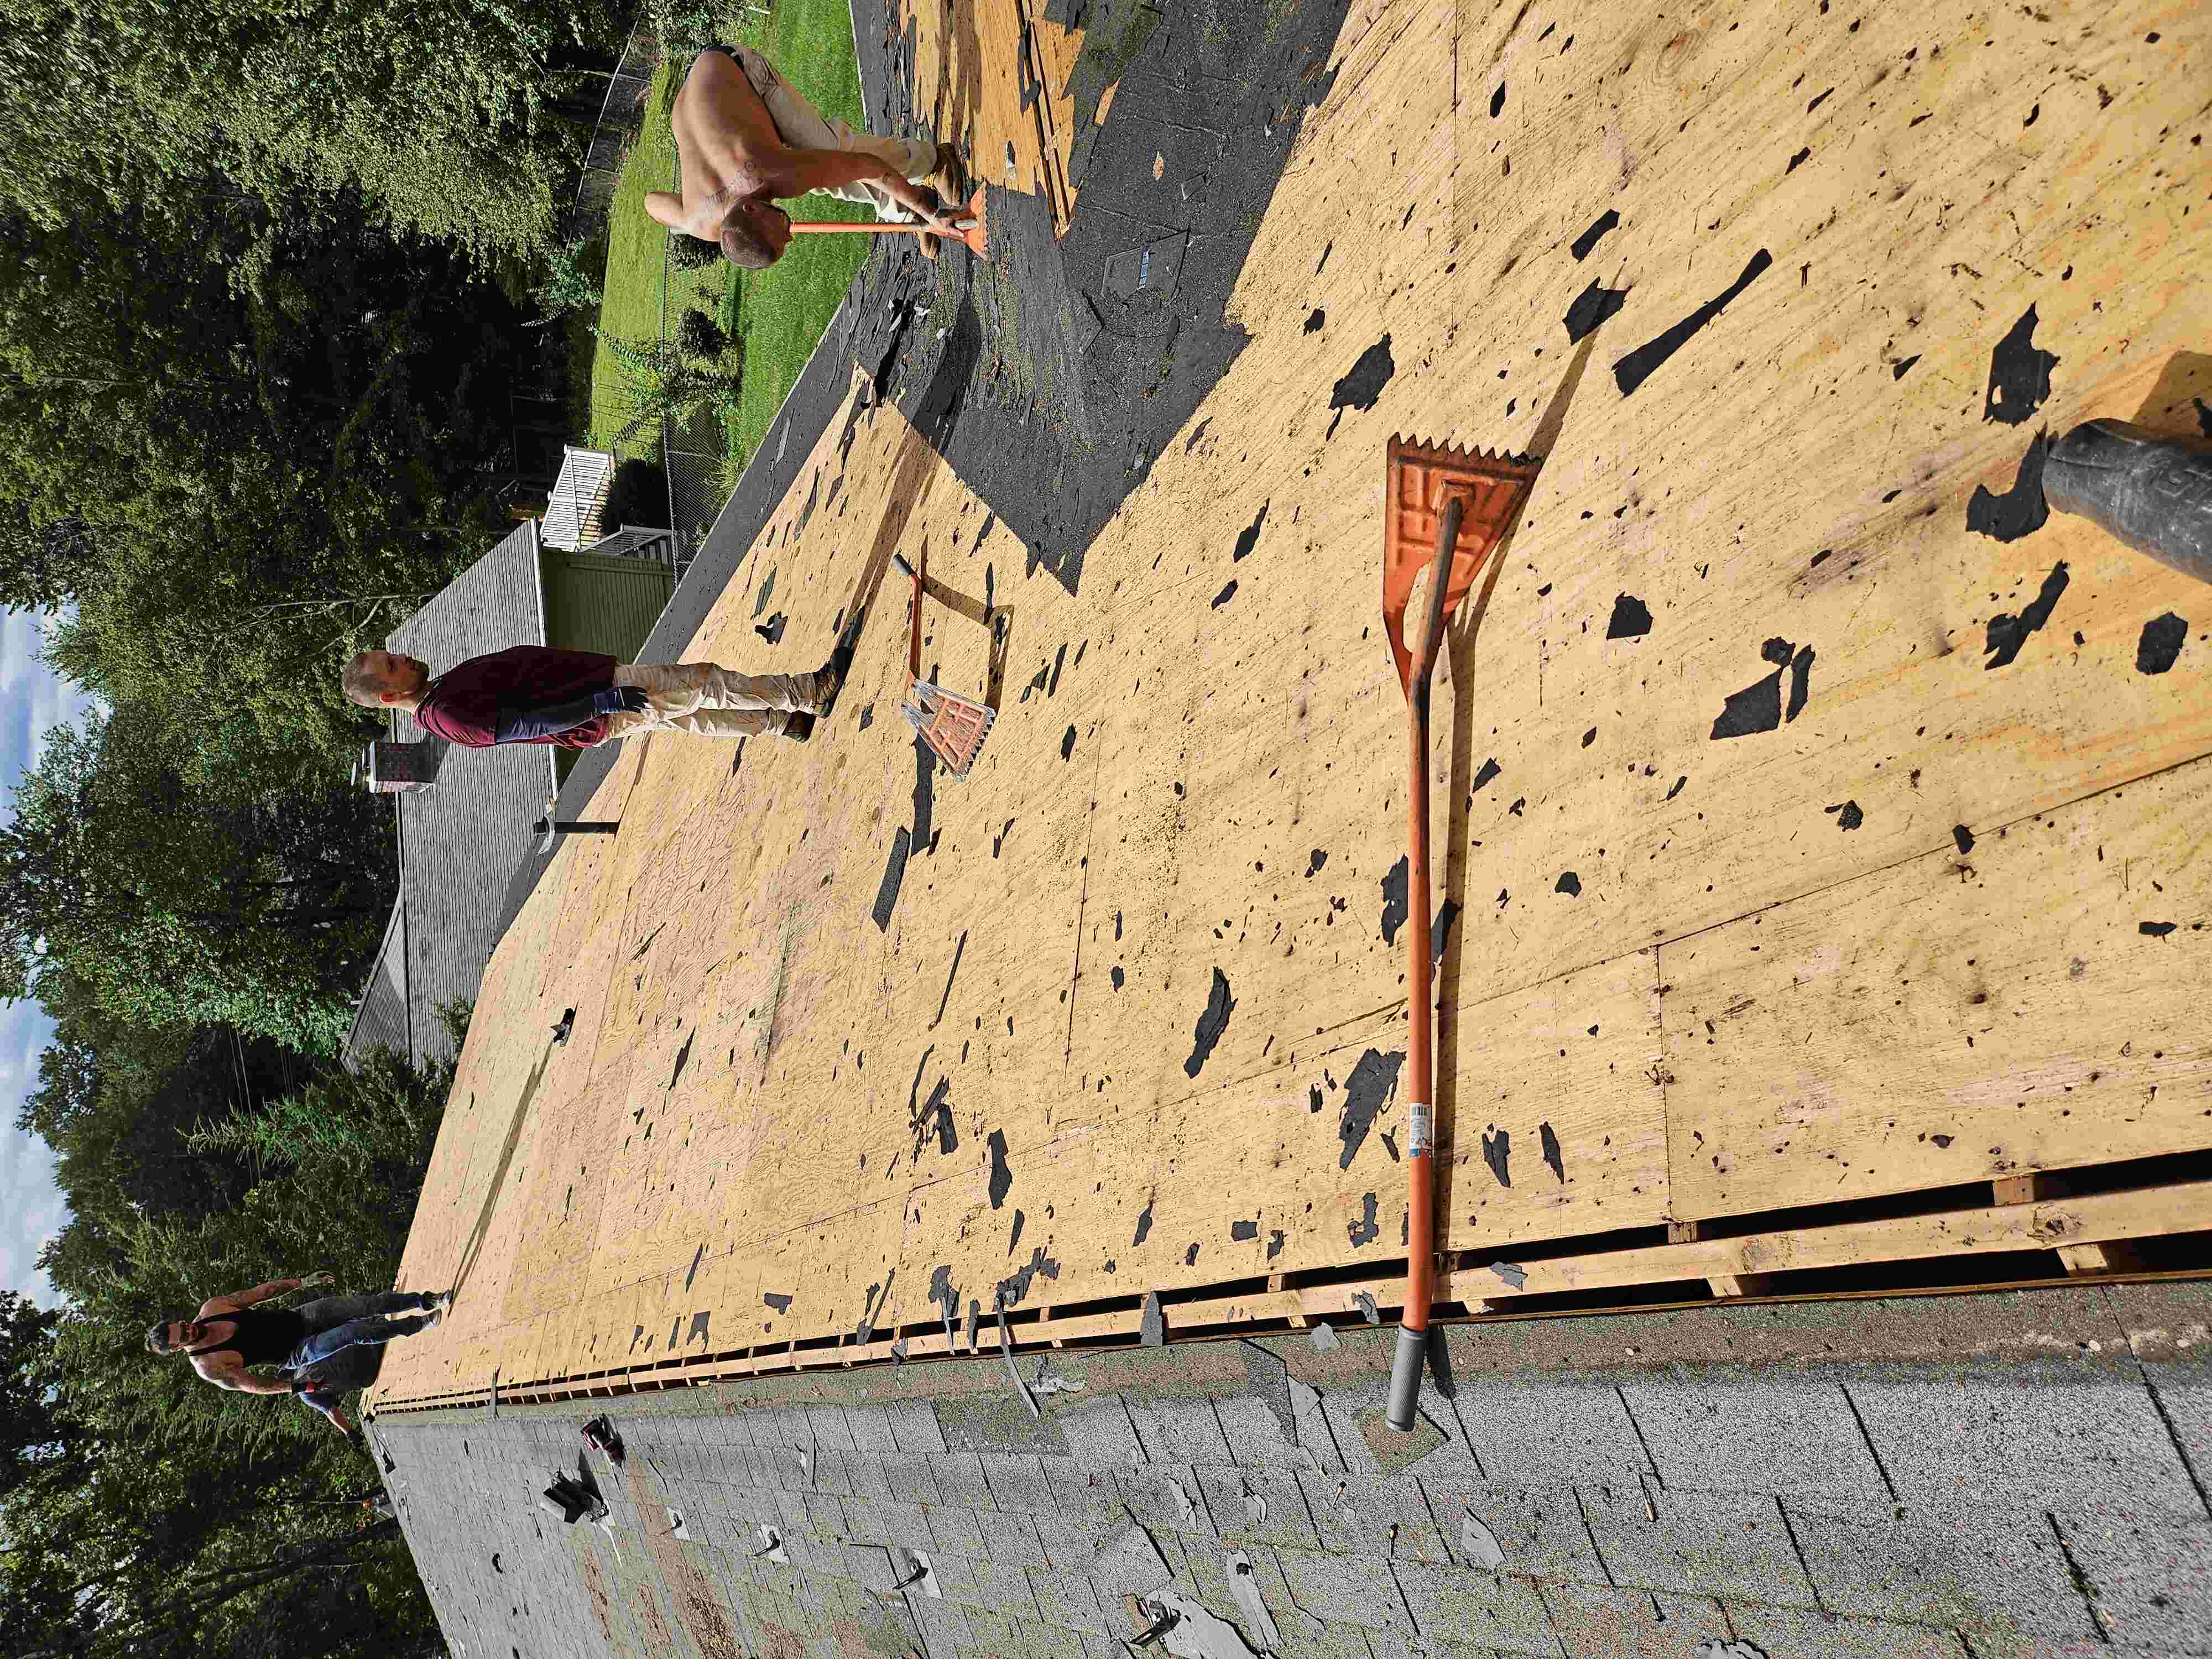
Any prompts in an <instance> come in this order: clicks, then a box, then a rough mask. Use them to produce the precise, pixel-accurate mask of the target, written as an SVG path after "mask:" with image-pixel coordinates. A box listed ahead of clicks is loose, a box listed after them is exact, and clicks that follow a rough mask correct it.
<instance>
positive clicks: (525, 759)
mask: <svg viewBox="0 0 2212 1659" xmlns="http://www.w3.org/2000/svg"><path fill="white" fill-rule="evenodd" d="M388 643H389V646H390V648H391V649H392V650H394V651H398V652H403V653H405V654H406V655H408V656H410V657H419V658H421V659H422V660H423V661H424V662H427V663H428V664H429V665H430V670H431V671H432V672H433V673H437V672H441V671H443V670H445V669H447V668H448V667H450V666H452V665H453V664H454V663H457V662H459V661H460V660H461V659H463V658H465V657H476V656H482V655H483V654H484V653H487V652H492V651H500V650H504V649H505V648H506V647H508V646H510V645H543V644H544V643H545V609H544V592H543V591H542V588H541V586H540V576H539V568H538V526H537V524H536V523H535V521H532V522H528V523H526V524H524V525H522V526H520V528H519V529H517V530H516V531H515V532H514V533H513V535H511V536H509V537H508V538H507V539H506V540H505V541H503V542H501V544H499V545H498V546H497V547H495V548H494V549H492V550H491V551H490V552H489V553H487V554H485V555H484V556H483V558H481V559H478V560H477V562H475V563H474V564H472V565H471V566H470V567H469V568H467V569H466V570H465V571H463V572H462V573H461V574H459V576H457V577H455V578H454V579H453V581H452V582H451V583H450V584H449V585H448V586H447V587H446V589H445V591H444V592H441V593H440V594H439V595H438V596H437V597H436V598H435V599H432V600H431V601H430V602H429V604H428V605H424V606H423V607H422V610H420V611H416V613H415V615H414V616H412V617H410V618H408V620H407V621H406V622H404V623H401V624H400V626H399V627H398V628H396V629H393V630H392V637H391V640H390V641H389V642H388ZM392 728H393V729H392V735H393V736H394V737H395V738H399V739H400V740H401V741H403V742H408V743H414V742H421V741H423V740H424V739H425V738H426V736H427V734H426V733H425V732H423V731H422V727H420V726H417V725H416V724H415V720H414V717H413V716H412V715H409V714H397V715H394V716H393V718H392ZM429 740H430V741H432V742H436V741H439V740H438V739H435V738H431V739H429ZM553 761H554V750H552V749H551V748H550V747H548V746H544V745H541V744H513V745H509V746H507V747H502V748H493V749H482V750H472V751H471V752H468V753H465V754H452V753H447V755H445V756H444V757H443V760H442V763H441V765H440V767H439V769H438V781H437V783H436V784H435V786H434V787H431V788H428V789H425V790H421V791H418V792H416V793H404V794H398V795H394V796H393V797H392V800H393V801H394V802H395V803H396V805H398V812H399V899H398V904H397V905H396V906H395V907H394V911H393V915H392V923H391V926H390V927H387V929H386V933H385V943H384V948H383V950H382V951H380V952H379V954H378V957H377V964H376V968H375V969H374V972H373V973H372V975H370V979H369V982H368V989H367V990H366V991H365V992H364V993H363V994H362V1003H361V1006H360V1009H359V1011H358V1012H356V1016H355V1019H354V1029H353V1032H352V1034H351V1035H350V1036H349V1037H348V1039H347V1042H346V1050H345V1052H346V1055H347V1057H348V1059H349V1060H351V1059H354V1058H356V1057H358V1056H360V1055H362V1054H366V1053H367V1052H368V1050H369V1049H372V1048H378V1047H383V1048H391V1049H392V1051H393V1052H394V1053H404V1054H407V1056H408V1057H409V1058H410V1060H413V1061H414V1062H415V1063H416V1065H418V1066H419V1065H422V1064H424V1063H426V1062H428V1061H430V1060H438V1059H442V1058H444V1057H445V1056H447V1055H448V1054H451V1053H452V1052H453V1045H452V1043H451V1042H449V1041H448V1039H447V1035H446V1031H445V1028H444V1025H443V1024H442V1023H441V1021H440V1020H439V1018H438V1017H437V1011H438V1010H439V1008H440V1007H441V1006H443V1005H445V1004H447V1003H449V1002H454V1001H465V1000H472V999H473V998H474V997H475V996H476V994H477V983H478V982H479V981H481V980H482V978H483V969H484V964H485V963H487V962H489V960H490V959H491V952H492V947H493V946H494V945H496V944H497V943H498V942H499V934H500V930H501V926H502V925H503V923H504V921H505V900H506V894H507V884H508V882H509V880H510V879H511V878H513V875H514V872H515V871H516V869H517V867H518V866H520V864H521V862H522V860H523V858H524V855H525V854H526V853H527V852H529V851H530V849H531V848H532V845H533V844H534V843H533V839H532V836H531V833H530V826H531V824H532V822H533V821H534V820H536V819H537V818H539V817H543V816H544V811H545V803H546V801H547V799H549V798H550V796H551V795H552V793H553V788H554V774H553Z"/></svg>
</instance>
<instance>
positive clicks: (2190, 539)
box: [2043, 421, 2212, 582]
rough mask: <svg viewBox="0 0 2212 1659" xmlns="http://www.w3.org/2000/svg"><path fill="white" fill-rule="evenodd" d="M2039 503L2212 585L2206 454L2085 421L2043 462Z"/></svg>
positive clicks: (2210, 467) (2143, 430)
mask: <svg viewBox="0 0 2212 1659" xmlns="http://www.w3.org/2000/svg"><path fill="white" fill-rule="evenodd" d="M2043 499H2044V500H2045V501H2047V502H2049V503H2050V504H2051V506H2052V507H2057V509H2058V510H2059V511H2060V512H2061V513H2077V514H2079V515H2080V516H2081V517H2082V518H2085V519H2088V520H2092V521H2093V522H2094V523H2096V524H2098V525H2100V526H2102V527H2103V528H2104V529H2105V530H2106V531H2107V532H2109V533H2111V534H2112V535H2113V536H2114V537H2117V538H2118V539H2119V540H2121V541H2123V542H2124V543H2126V544H2128V545H2129V546H2130V547H2132V548H2133V549H2135V550H2136V552H2138V553H2148V554H2149V555H2150V556H2151V557H2152V558H2154V559H2156V560H2157V561H2158V562H2160V563H2161V564H2166V565H2171V566H2172V567H2173V568H2174V569H2176V570H2179V571H2180V572H2182V573H2183V574H2185V575H2191V576H2194V577H2196V578H2197V580H2199V581H2208V582H2212V454H2206V453H2203V451H2202V450H2200V449H2195V448H2192V447H2189V446H2188V445H2186V444H2183V443H2179V442H2176V441H2174V440H2172V439H2171V438H2168V437H2166V436H2165V435H2162V434H2160V433H2156V432H2153V431H2151V430H2150V429H2149V428H2147V427H2140V426H2136V425H2134V424H2132V423H2131V422H2127V421H2085V422H2082V423H2081V425H2080V426H2077V427H2075V428H2074V429H2073V430H2072V431H2071V432H2069V433H2068V434H2067V435H2065V436H2064V437H2063V438H2061V439H2060V440H2059V441H2057V443H2055V444H2053V445H2051V451H2050V453H2049V454H2048V455H2046V456H2045V458H2044V463H2043Z"/></svg>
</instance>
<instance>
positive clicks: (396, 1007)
mask: <svg viewBox="0 0 2212 1659" xmlns="http://www.w3.org/2000/svg"><path fill="white" fill-rule="evenodd" d="M379 1048H388V1049H390V1050H391V1051H392V1053H393V1054H413V1053H414V1052H415V1044H414V1042H413V1040H412V1037H411V1036H410V1031H409V1022H408V1009H407V907H406V905H404V903H398V904H394V905H393V906H392V920H391V921H388V922H386V924H385V927H384V943H383V944H382V945H379V946H378V947H377V951H376V964H375V966H374V967H373V968H371V969H369V973H368V988H367V989H366V990H364V991H362V994H361V1006H359V1007H357V1008H356V1009H355V1010H354V1014H353V1029H352V1030H349V1031H348V1032H347V1033H346V1040H345V1053H346V1058H347V1059H348V1060H353V1059H356V1058H357V1057H358V1056H360V1055H362V1054H370V1053H373V1052H374V1050H376V1049H379Z"/></svg>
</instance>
